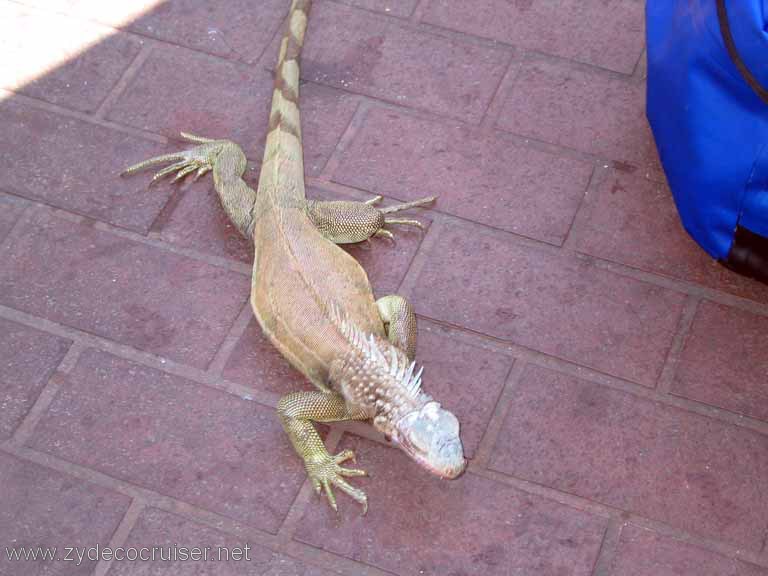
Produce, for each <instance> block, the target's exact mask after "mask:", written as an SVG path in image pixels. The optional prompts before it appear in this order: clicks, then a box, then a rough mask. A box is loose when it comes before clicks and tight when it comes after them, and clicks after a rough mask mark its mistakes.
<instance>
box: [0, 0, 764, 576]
mask: <svg viewBox="0 0 768 576" xmlns="http://www.w3.org/2000/svg"><path fill="white" fill-rule="evenodd" d="M287 4H288V2H287V0H266V1H264V2H259V3H251V2H246V1H245V0H227V1H226V2H214V3H206V2H202V1H199V0H165V1H160V2H149V1H144V2H142V1H140V0H134V1H132V2H102V1H101V0H15V1H12V0H0V32H1V33H2V37H3V43H2V50H3V64H2V66H0V90H2V91H0V98H1V100H0V134H1V135H2V136H1V137H0V406H1V407H2V410H1V411H0V497H1V498H2V502H1V503H0V547H3V548H4V547H5V546H22V545H25V546H59V547H62V546H68V545H69V546H94V545H96V544H100V545H102V546H105V545H111V546H113V547H115V546H151V545H157V546H163V545H165V546H168V545H172V544H178V545H182V546H197V545H202V546H205V545H209V546H242V545H244V544H246V543H247V544H248V545H250V546H251V547H252V549H251V550H252V551H251V557H252V560H251V562H248V563H243V562H239V563H238V562H233V561H230V562H228V563H227V562H221V563H210V564H207V565H200V564H197V563H194V562H185V563H179V562H177V563H167V562H156V563H138V562H137V563H128V562H118V561H109V560H100V561H95V560H94V561H85V562H83V563H82V564H81V565H79V566H77V565H75V564H74V563H71V562H69V563H68V562H57V563H50V562H49V563H44V562H26V563H11V562H9V561H8V560H7V559H6V558H5V556H4V552H3V551H0V552H3V556H2V557H0V574H2V575H3V576H5V575H11V574H13V575H14V576H16V575H20V576H27V575H43V574H56V575H70V574H78V575H80V574H83V575H85V574H94V575H97V576H104V575H110V576H113V575H119V574H131V575H134V574H139V575H159V574H190V575H191V574H203V573H204V574H214V575H215V576H225V575H229V574H259V575H267V574H268V575H271V576H276V575H288V576H290V575H295V576H326V575H330V574H348V575H357V574H369V575H384V574H398V575H421V574H435V575H440V576H460V575H461V576H465V575H466V576H469V575H484V576H486V575H487V576H493V575H506V574H516V575H525V576H529V575H530V576H565V575H574V576H590V575H592V576H768V547H767V545H766V539H767V538H768V495H766V492H765V488H764V486H765V481H766V478H768V392H767V390H768V388H766V383H767V382H768V346H767V345H766V344H765V335H766V332H767V331H768V287H766V286H762V285H759V284H757V283H754V282H752V281H749V280H746V279H743V278H740V277H737V276H735V275H733V274H731V273H729V272H727V271H726V270H724V269H723V268H721V267H719V266H717V265H716V264H714V263H712V262H711V261H709V260H708V259H707V258H706V257H705V256H704V255H703V253H702V252H700V251H699V250H698V249H697V248H696V247H695V245H694V244H693V242H692V241H691V240H689V239H688V238H687V236H686V235H685V234H684V232H683V231H682V229H681V227H680V224H679V222H678V220H677V217H676V214H675V211H674V205H673V203H672V200H671V196H670V193H669V190H668V189H667V187H666V185H665V183H664V178H663V174H662V172H661V170H660V168H659V164H658V159H657V158H656V156H655V152H654V148H653V143H652V141H651V139H650V134H649V130H648V127H647V125H646V122H645V120H644V112H643V105H644V104H643V99H644V90H643V81H644V77H643V76H644V63H643V23H642V2H640V0H617V1H616V2H614V3H611V4H610V5H608V4H606V2H604V1H603V0H581V1H580V2H575V1H568V0H563V1H561V2H544V1H540V0H519V1H517V2H502V1H501V0H475V1H474V2H458V1H452V0H388V1H387V0H384V1H380V2H379V1H372V0H317V2H316V6H315V12H314V15H313V18H312V19H311V23H310V30H309V36H308V43H307V49H306V53H305V58H304V74H303V76H304V79H305V84H304V86H303V92H302V107H303V111H304V116H303V121H304V133H305V139H306V143H305V144H306V166H307V172H308V175H309V183H310V190H309V192H310V194H311V195H312V196H313V197H320V198H353V199H365V198H368V197H370V196H371V195H372V194H383V195H384V196H386V197H387V199H389V200H409V199H412V198H415V197H420V196H423V195H426V194H440V201H439V203H438V204H437V205H436V206H435V207H434V208H433V209H430V210H428V211H425V212H423V213H422V216H423V217H424V219H425V221H427V222H428V223H429V228H428V231H427V232H426V234H423V235H422V234H421V233H419V232H417V231H413V230H403V231H402V232H401V233H399V234H398V240H397V242H396V243H395V244H391V243H388V242H386V241H375V242H373V243H371V244H370V245H363V246H356V247H352V248H350V251H351V252H352V253H353V254H354V255H355V256H356V257H357V258H359V259H360V260H361V261H362V263H363V264H364V266H365V267H366V269H367V270H369V273H370V276H371V279H372V283H373V284H374V287H375V289H376V291H377V293H378V294H386V293H391V292H400V293H402V294H404V295H406V296H408V297H410V298H411V299H412V300H413V302H414V304H415V306H416V310H417V312H418V313H419V315H420V317H421V319H420V329H419V331H420V336H419V338H420V350H419V358H420V360H421V361H422V362H423V363H424V364H425V366H426V368H427V370H426V375H427V386H428V388H429V389H430V390H431V391H432V392H433V393H434V394H435V395H436V396H438V397H439V398H440V399H442V400H444V404H445V405H446V406H448V407H449V408H451V409H452V410H454V411H456V413H457V414H458V415H459V417H460V419H461V421H462V424H463V429H462V435H463V439H464V443H465V446H466V451H467V454H468V455H469V456H470V457H471V464H470V466H469V471H468V473H467V474H465V475H464V476H463V477H462V478H461V479H459V480H457V481H455V482H443V481H439V480H437V479H434V478H432V477H429V476H428V475H426V474H425V473H423V472H422V471H421V470H419V469H418V468H417V467H416V466H415V465H413V464H412V463H410V462H409V461H408V460H407V459H406V457H405V456H404V455H403V454H401V453H400V452H398V451H396V450H392V449H389V448H387V447H386V446H385V445H384V444H383V443H382V441H381V438H379V437H377V435H376V434H374V433H372V432H371V431H370V429H367V428H365V427H364V426H361V425H350V424H348V425H340V426H331V427H329V428H324V429H323V433H324V434H326V440H327V443H328V445H329V447H331V448H336V447H339V446H343V447H353V448H355V449H356V450H357V452H358V456H359V463H360V465H361V466H362V467H364V468H366V469H367V470H369V471H370V473H371V478H370V479H363V480H361V481H359V482H358V484H360V485H361V486H363V487H364V488H365V489H366V490H367V491H368V493H369V496H370V498H371V509H370V513H369V514H368V516H367V517H365V518H361V517H359V515H358V507H357V506H356V505H355V504H354V503H352V502H351V501H350V500H349V499H348V498H346V497H344V496H340V505H341V512H342V513H341V516H339V517H335V516H334V515H333V514H332V513H330V511H329V509H328V507H327V506H326V505H325V504H324V503H318V502H317V501H316V500H315V498H314V495H313V494H312V491H311V489H310V487H309V485H308V483H307V482H306V481H305V478H304V475H303V471H302V469H301V465H300V463H299V462H298V461H297V459H296V458H295V457H294V456H293V455H292V453H291V448H290V446H289V444H288V442H287V440H286V438H285V437H284V435H283V433H282V431H281V429H280V426H279V423H278V422H277V420H276V418H275V416H274V412H273V408H274V405H275V404H276V402H277V400H278V398H279V397H280V395H282V394H284V393H286V392H289V391H291V390H294V389H296V388H302V387H306V386H307V384H306V383H305V382H303V381H302V378H300V377H299V376H298V375H297V374H296V372H295V371H293V369H291V368H290V366H288V365H287V363H286V362H285V361H284V360H283V359H282V358H281V357H280V356H279V355H278V354H277V353H276V352H275V351H274V350H273V349H272V347H271V346H270V345H269V344H268V343H267V342H266V341H265V339H264V337H263V336H262V335H261V334H260V331H259V330H258V327H257V326H256V324H255V322H254V321H253V320H252V318H251V314H250V311H249V308H248V305H247V297H248V293H247V291H248V286H249V282H248V280H249V269H248V261H249V259H250V257H251V249H250V247H249V246H248V244H247V242H245V241H244V240H243V239H241V238H239V237H238V236H237V234H236V232H235V230H234V229H233V228H232V226H231V225H230V224H229V223H228V222H227V221H226V218H225V216H224V215H223V212H222V211H221V209H220V207H219V206H218V201H217V199H216V197H215V193H214V192H213V190H212V185H211V183H210V180H206V181H205V182H199V183H196V184H185V185H183V186H180V187H172V186H169V185H160V186H156V187H154V188H153V189H151V190H147V189H146V185H147V182H148V178H149V176H148V175H144V176H140V177H136V178H133V179H130V180H123V179H120V178H118V177H117V172H118V171H119V169H120V168H121V167H123V166H125V165H127V164H130V163H133V162H135V161H137V160H139V159H142V158H144V157H147V156H149V155H152V154H156V153H159V152H162V151H168V150H174V149H177V148H178V147H179V146H180V144H179V142H178V141H177V140H176V134H177V133H178V132H179V131H180V130H188V131H191V132H196V133H200V134H205V135H211V136H221V137H233V138H235V139H236V140H238V141H239V142H240V143H241V144H242V145H243V146H244V148H245V149H246V151H247V154H248V156H249V158H250V160H251V165H250V168H251V170H250V171H249V177H250V178H251V179H255V177H256V175H257V173H258V163H259V159H260V154H261V152H262V150H263V133H264V131H265V127H266V120H267V118H266V111H267V107H268V100H269V96H270V92H271V76H270V70H271V67H272V65H273V59H274V51H275V45H276V34H277V32H278V29H279V27H280V25H281V23H282V20H283V17H284V15H285V13H286V10H287ZM256 6H257V7H256Z"/></svg>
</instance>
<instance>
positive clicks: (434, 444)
mask: <svg viewBox="0 0 768 576" xmlns="http://www.w3.org/2000/svg"><path fill="white" fill-rule="evenodd" d="M392 441H393V442H395V443H396V444H397V445H399V446H400V447H401V448H402V449H403V451H405V453H406V454H408V455H409V456H410V457H411V458H413V459H414V460H415V461H416V462H418V463H419V464H420V465H421V466H423V467H424V468H426V469H427V470H429V471H430V472H432V473H433V474H437V475H438V476H441V477H443V478H456V477H457V476H459V475H460V474H461V473H462V472H464V469H465V468H466V465H467V461H466V460H465V459H464V449H463V448H462V445H461V439H460V438H459V421H458V420H457V419H456V416H454V415H453V414H452V413H451V412H449V411H448V410H444V409H443V408H442V407H441V406H440V404H439V403H438V402H435V401H430V402H427V403H426V404H424V406H422V407H421V409H419V410H414V411H413V412H409V413H407V414H406V415H405V416H403V417H402V418H400V420H399V421H398V422H396V423H395V426H394V434H392Z"/></svg>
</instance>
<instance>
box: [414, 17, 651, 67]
mask: <svg viewBox="0 0 768 576" xmlns="http://www.w3.org/2000/svg"><path fill="white" fill-rule="evenodd" d="M417 29H418V30H419V31H421V32H423V33H425V34H432V35H434V36H438V37H441V38H450V39H454V40H458V41H463V42H465V43H468V44H475V45H481V46H486V47H488V48H496V49H507V50H520V51H521V52H525V53H527V54H531V55H532V56H535V57H538V58H547V59H551V60H556V61H559V62H563V63H565V64H569V65H571V66H574V67H578V68H584V69H592V70H595V71H598V72H603V73H607V74H613V75H615V76H617V77H619V78H624V79H632V77H633V76H632V73H633V72H634V69H635V66H636V64H634V65H633V66H632V70H630V71H628V72H621V71H619V70H614V69H612V68H606V67H605V66H600V65H598V64H593V63H591V62H585V61H583V60H578V59H576V58H572V57H569V56H562V55H560V54H553V53H551V52H544V51H543V50H539V49H536V48H531V47H529V46H525V45H523V44H516V43H514V42H508V41H506V40H499V39H497V38H490V37H488V36H479V35H475V34H470V33H468V32H462V31H461V30H455V29H453V28H448V27H447V26H444V25H441V24H434V23H432V22H424V20H423V19H420V20H419V22H418V26H417Z"/></svg>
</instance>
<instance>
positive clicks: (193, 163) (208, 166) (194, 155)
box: [120, 132, 256, 238]
mask: <svg viewBox="0 0 768 576" xmlns="http://www.w3.org/2000/svg"><path fill="white" fill-rule="evenodd" d="M181 137H182V138H183V139H184V140H186V141H187V142H193V143H195V144H199V145H198V146H196V147H194V148H191V149H189V150H182V151H180V152H173V153H171V154H163V155H162V156H156V157H155V158H150V159H149V160H144V161H143V162H139V163H138V164H134V165H133V166H130V167H128V168H126V169H125V170H123V171H122V172H121V174H120V175H121V176H128V175H130V174H133V173H135V172H138V171H140V170H144V169H146V168H149V167H151V166H157V165H160V164H169V165H168V166H166V167H165V168H163V169H162V170H160V171H159V172H158V173H157V174H155V176H154V177H153V178H152V182H153V183H154V182H156V181H158V180H159V179H160V178H163V177H164V176H169V175H171V174H173V173H174V172H175V173H176V176H175V177H174V179H173V181H174V182H176V181H178V180H181V179H182V178H184V177H185V176H187V175H188V174H192V173H193V172H194V173H195V175H194V177H193V178H194V180H197V179H198V178H199V177H200V176H202V175H203V174H205V173H207V172H209V171H211V170H213V184H214V187H215V188H216V192H217V193H218V194H219V197H220V198H221V203H222V205H223V206H224V210H225V211H226V213H227V215H228V216H229V217H230V219H231V220H232V223H233V224H234V225H235V226H236V227H237V229H238V230H239V231H240V233H241V234H243V236H245V237H246V238H251V236H252V235H253V206H254V204H255V203H256V191H255V190H254V189H253V188H251V187H250V186H248V185H247V184H246V183H245V181H244V180H243V178H242V176H243V172H245V167H246V165H247V160H246V158H245V154H244V153H243V150H242V149H241V148H240V146H238V145H237V144H235V143H234V142H231V141H229V140H212V139H210V138H203V137H202V136H195V135H193V134H188V133H186V132H182V133H181Z"/></svg>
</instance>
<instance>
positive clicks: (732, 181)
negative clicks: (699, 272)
mask: <svg viewBox="0 0 768 576" xmlns="http://www.w3.org/2000/svg"><path fill="white" fill-rule="evenodd" d="M646 25H647V40H648V103H647V114H648V120H649V122H650V124H651V128H652V130H653V134H654V138H655V140H656V146H657V148H658V150H659V155H660V157H661V162H662V165H663V166H664V172H665V173H666V175H667V179H668V181H669V185H670V187H671V189H672V193H673V195H674V197H675V203H676V205H677V208H678V211H679V212H680V216H681V218H682V221H683V225H684V226H685V228H686V230H687V231H688V232H689V233H690V235H691V236H693V238H694V239H695V240H696V241H697V242H698V243H699V244H700V245H701V246H702V247H703V248H704V250H706V251H707V252H708V253H709V254H710V255H711V256H713V257H714V258H716V259H717V260H719V261H720V262H722V263H723V264H725V265H726V266H728V267H730V268H732V269H734V270H736V271H738V272H740V273H742V274H747V275H749V276H753V277H756V278H759V279H761V280H763V281H766V282H768V90H766V88H765V87H768V0H717V1H715V0H647V4H646Z"/></svg>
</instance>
